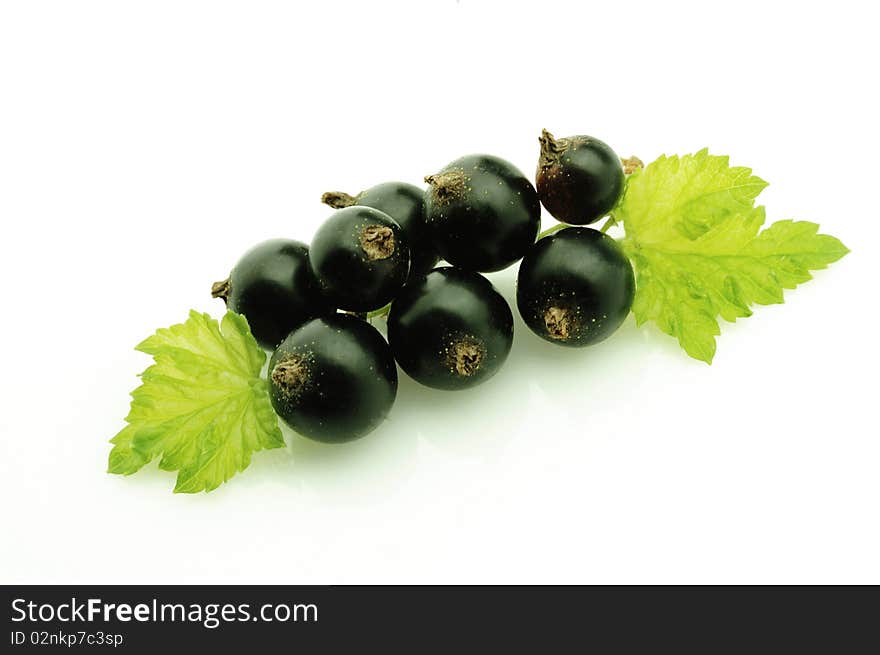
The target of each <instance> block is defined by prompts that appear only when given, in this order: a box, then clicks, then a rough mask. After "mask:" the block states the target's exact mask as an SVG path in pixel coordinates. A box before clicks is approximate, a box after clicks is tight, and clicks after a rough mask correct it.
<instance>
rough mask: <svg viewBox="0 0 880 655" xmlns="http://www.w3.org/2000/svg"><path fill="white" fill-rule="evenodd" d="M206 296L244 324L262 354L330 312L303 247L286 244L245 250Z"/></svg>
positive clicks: (272, 243)
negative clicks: (220, 301)
mask: <svg viewBox="0 0 880 655" xmlns="http://www.w3.org/2000/svg"><path fill="white" fill-rule="evenodd" d="M211 294H212V295H213V296H214V297H215V298H223V300H224V301H226V305H227V306H228V307H229V309H231V310H232V311H234V312H237V313H239V314H243V315H244V316H245V318H247V320H248V324H249V325H250V328H251V332H252V333H253V335H254V337H255V338H256V340H257V341H258V342H259V344H260V345H261V346H263V347H264V348H274V347H275V346H277V345H278V344H279V343H280V342H281V340H282V339H283V338H284V337H286V336H287V335H288V333H290V331H291V330H295V329H296V328H298V327H299V326H300V325H302V324H303V323H305V322H306V321H309V320H311V319H313V318H315V317H317V316H326V315H328V314H332V313H333V312H334V311H335V309H334V307H332V305H331V304H330V302H329V301H328V300H326V299H325V298H324V297H323V296H322V294H321V292H320V289H319V286H318V282H317V280H316V279H315V276H314V275H313V274H312V269H311V267H310V266H309V249H308V246H306V245H305V244H304V243H300V242H299V241H289V240H287V239H272V240H270V241H264V242H263V243H261V244H259V245H257V246H254V247H253V248H251V249H250V250H248V251H247V252H246V253H245V254H244V256H243V257H242V258H241V259H240V260H239V261H238V263H237V264H236V265H235V268H233V269H232V273H230V275H229V278H227V279H226V280H223V281H222V282H215V283H214V286H213V287H212V289H211Z"/></svg>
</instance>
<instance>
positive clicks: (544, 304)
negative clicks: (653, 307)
mask: <svg viewBox="0 0 880 655" xmlns="http://www.w3.org/2000/svg"><path fill="white" fill-rule="evenodd" d="M634 292H635V280H634V278H633V270H632V266H631V265H630V263H629V260H628V259H627V258H626V255H624V254H623V251H622V250H621V248H620V246H619V245H617V242H616V241H615V240H614V239H612V238H611V237H609V236H607V235H605V234H602V233H601V232H599V231H598V230H593V229H591V228H588V227H569V228H565V229H564V230H560V231H559V232H555V233H553V234H551V235H549V236H546V237H544V238H543V239H539V240H538V242H537V243H536V244H535V245H534V246H533V247H532V249H531V250H530V251H529V253H528V254H527V255H526V256H525V257H524V258H523V260H522V263H521V264H520V266H519V277H518V278H517V285H516V304H517V307H518V308H519V313H520V315H521V316H522V317H523V320H524V321H525V322H526V325H528V326H529V328H530V329H531V330H532V331H533V332H534V333H535V334H537V335H538V336H539V337H542V338H544V339H546V340H547V341H550V342H552V343H558V344H561V345H563V346H589V345H590V344H593V343H598V342H599V341H602V340H603V339H605V338H606V337H608V336H610V335H611V333H612V332H614V331H615V330H616V329H617V328H618V327H620V324H621V323H623V320H624V319H625V318H626V317H627V314H629V310H630V307H632V302H633V294H634Z"/></svg>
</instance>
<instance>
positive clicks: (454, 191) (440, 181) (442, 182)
mask: <svg viewBox="0 0 880 655" xmlns="http://www.w3.org/2000/svg"><path fill="white" fill-rule="evenodd" d="M425 183H426V184H430V185H431V193H432V194H433V196H434V199H435V200H436V201H437V202H438V203H440V204H444V203H447V202H451V201H453V200H456V199H458V198H461V197H462V196H464V194H465V190H466V188H467V176H466V175H465V174H464V171H463V170H461V169H453V170H451V171H444V172H443V173H437V174H436V175H428V176H427V177H425Z"/></svg>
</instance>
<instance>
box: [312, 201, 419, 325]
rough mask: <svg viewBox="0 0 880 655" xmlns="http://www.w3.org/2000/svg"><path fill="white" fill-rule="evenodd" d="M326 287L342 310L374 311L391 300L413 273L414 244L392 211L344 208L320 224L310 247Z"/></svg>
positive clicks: (314, 264)
mask: <svg viewBox="0 0 880 655" xmlns="http://www.w3.org/2000/svg"><path fill="white" fill-rule="evenodd" d="M309 261H310V262H311V265H312V271H313V272H314V274H315V277H317V278H318V282H319V283H320V285H321V290H322V292H323V293H324V295H326V296H327V297H328V298H329V299H330V301H331V302H333V304H335V305H336V307H338V308H339V309H344V310H347V311H352V312H368V311H370V310H373V309H378V308H379V307H382V306H383V305H387V304H388V303H389V302H391V299H392V298H394V296H395V295H396V294H397V292H398V291H399V290H400V287H402V286H403V283H404V282H406V278H407V275H408V274H409V244H408V242H407V239H406V236H405V235H404V233H403V229H402V228H401V227H400V225H398V224H397V223H396V222H395V221H394V220H393V219H392V218H391V217H390V216H388V214H385V213H383V212H380V211H379V210H378V209H373V208H372V207H361V206H353V207H347V208H346V209H340V210H339V211H337V212H335V213H334V214H333V215H332V216H331V217H330V218H328V219H327V220H326V221H324V224H323V225H322V226H321V227H320V228H318V231H317V233H316V234H315V238H314V239H312V245H311V248H310V250H309Z"/></svg>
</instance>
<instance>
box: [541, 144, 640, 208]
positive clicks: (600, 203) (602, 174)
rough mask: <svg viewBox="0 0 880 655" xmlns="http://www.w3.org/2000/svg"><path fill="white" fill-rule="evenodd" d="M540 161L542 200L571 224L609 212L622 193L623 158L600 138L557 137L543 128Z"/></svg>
mask: <svg viewBox="0 0 880 655" xmlns="http://www.w3.org/2000/svg"><path fill="white" fill-rule="evenodd" d="M539 140H540V142H541V157H540V159H539V160H538V172H537V180H536V181H537V186H538V195H539V196H540V198H541V203H542V204H543V205H544V207H545V208H546V209H547V211H548V212H550V213H551V214H552V215H553V217H554V218H556V219H557V220H559V221H562V222H563V223H571V224H572V225H587V224H589V223H593V222H595V221H597V220H599V219H600V218H602V217H603V216H606V215H607V214H608V212H610V211H611V210H612V209H613V208H614V205H615V204H617V201H618V199H619V198H620V194H621V193H623V187H624V182H625V179H624V174H623V166H622V165H621V162H620V158H619V157H618V156H617V155H616V154H615V153H614V151H613V150H612V149H611V148H609V147H608V145H607V144H605V143H603V142H602V141H600V140H599V139H594V138H593V137H591V136H570V137H567V138H565V139H556V138H554V137H553V135H552V134H550V132H548V131H547V130H544V132H543V134H542V135H541V138H540V139H539Z"/></svg>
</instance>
